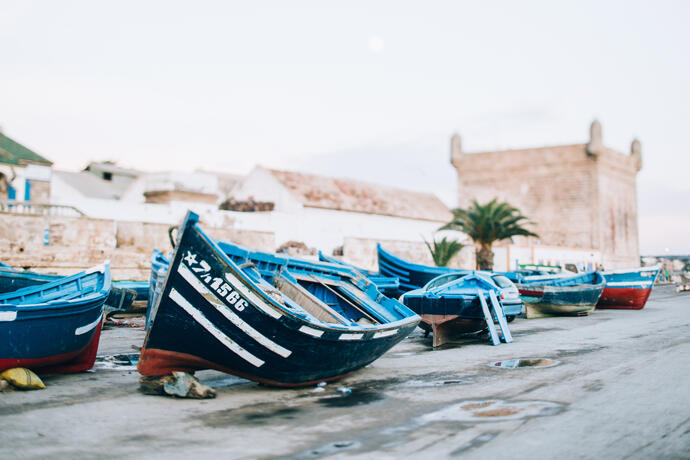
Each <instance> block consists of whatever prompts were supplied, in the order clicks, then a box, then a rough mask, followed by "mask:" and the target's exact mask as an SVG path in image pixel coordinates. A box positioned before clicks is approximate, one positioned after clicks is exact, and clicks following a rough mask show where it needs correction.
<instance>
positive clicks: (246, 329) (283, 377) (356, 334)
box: [138, 214, 419, 386]
mask: <svg viewBox="0 0 690 460" xmlns="http://www.w3.org/2000/svg"><path fill="white" fill-rule="evenodd" d="M196 222H197V217H196V215H194V214H190V215H189V216H188V218H187V219H186V220H185V223H184V225H183V226H182V227H181V231H180V236H179V242H178V245H177V249H176V251H175V255H174V258H173V262H172V264H171V266H170V268H169V270H168V273H167V275H166V282H165V285H164V287H163V290H162V292H161V294H160V295H159V296H158V299H157V301H156V304H155V305H154V308H153V311H152V313H151V315H152V323H151V326H150V328H149V331H148V333H147V336H146V340H145V343H144V347H143V349H142V352H141V356H140V360H139V365H138V367H139V372H140V373H141V374H142V375H146V376H156V375H165V374H167V373H169V372H171V371H173V370H182V371H194V370H198V369H217V370H220V371H223V372H227V373H230V374H234V375H238V376H241V377H244V378H248V379H252V380H255V381H259V382H263V383H266V384H270V385H276V386H300V385H309V384H312V383H314V382H320V381H328V380H333V379H337V378H340V377H342V376H344V375H347V374H349V373H351V372H354V371H356V370H357V369H360V368H361V367H363V366H366V365H367V364H369V363H371V362H372V361H374V360H375V359H377V358H378V357H379V356H381V354H383V353H384V352H386V351H387V350H388V349H390V348H391V347H392V346H394V345H395V344H396V343H398V342H399V341H400V340H402V339H403V338H405V337H406V336H407V335H408V334H409V333H410V332H411V331H412V330H413V329H414V328H415V327H416V325H417V322H418V321H419V317H417V316H416V315H414V313H412V312H410V311H409V310H407V309H406V308H405V307H404V306H402V305H400V304H398V305H400V307H401V311H403V313H404V314H401V318H402V319H401V320H399V321H396V322H392V323H388V324H383V325H380V326H379V327H368V328H352V327H345V326H342V325H335V324H328V323H322V322H314V321H309V320H306V319H305V317H304V315H303V314H301V313H300V312H298V311H295V312H292V311H290V309H289V308H287V307H285V306H284V305H283V306H282V307H281V304H280V303H277V301H276V300H275V299H274V298H272V297H271V296H270V295H268V294H266V292H264V291H263V290H262V289H259V288H258V287H257V286H258V285H257V284H255V283H254V282H253V281H250V280H251V277H249V276H248V275H247V273H246V272H244V271H242V270H241V269H239V267H238V266H237V265H235V264H234V263H233V262H232V261H230V259H228V258H227V256H226V255H225V254H224V253H223V251H222V250H221V249H220V248H219V247H218V246H217V245H216V244H215V243H214V242H213V241H212V240H210V239H209V238H208V237H206V236H205V235H204V234H203V232H202V231H201V230H200V228H199V227H198V225H197V224H196ZM386 300H390V299H386Z"/></svg>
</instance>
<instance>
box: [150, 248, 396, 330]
mask: <svg viewBox="0 0 690 460" xmlns="http://www.w3.org/2000/svg"><path fill="white" fill-rule="evenodd" d="M216 243H217V244H218V247H220V248H221V250H222V251H223V252H225V255H227V256H228V257H229V258H230V259H231V260H232V261H233V262H235V263H236V264H238V265H241V264H244V263H251V264H254V265H256V266H257V267H258V268H259V270H260V271H265V270H264V269H265V268H266V267H269V270H274V269H277V268H278V267H282V268H283V269H286V270H288V271H290V272H294V271H302V272H310V271H313V270H317V271H318V272H320V273H326V272H328V273H331V274H333V275H334V276H340V275H345V276H350V277H360V278H367V279H368V280H369V281H371V282H372V283H373V284H374V285H375V286H376V287H377V289H378V290H379V291H380V292H381V293H382V294H384V295H386V296H395V297H398V286H399V285H398V280H397V278H391V277H384V276H380V275H379V276H374V277H371V276H369V275H368V274H367V273H362V271H361V270H359V269H358V268H357V267H354V266H351V265H349V264H346V263H343V262H340V261H333V262H331V261H322V262H316V261H313V260H307V259H301V258H298V257H289V256H284V255H273V254H269V253H266V252H263V251H257V250H255V249H250V248H246V247H243V246H240V245H237V244H232V243H226V242H223V241H217V242H216ZM276 261H278V262H276ZM168 265H169V261H168V259H167V257H165V256H164V255H163V254H162V253H161V252H160V251H158V250H154V252H153V255H152V256H151V281H150V284H149V289H150V291H149V292H150V296H151V297H150V298H151V300H150V301H149V306H152V305H154V303H155V302H154V299H155V293H156V292H160V289H158V290H156V283H157V281H158V280H159V279H160V278H164V275H165V272H166V271H167V269H168ZM146 317H147V321H146V324H147V325H148V324H149V323H150V308H149V309H147V315H146ZM147 327H148V326H147Z"/></svg>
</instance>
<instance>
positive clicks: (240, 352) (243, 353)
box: [170, 288, 264, 367]
mask: <svg viewBox="0 0 690 460" xmlns="http://www.w3.org/2000/svg"><path fill="white" fill-rule="evenodd" d="M170 298H171V299H172V300H173V301H174V302H175V303H176V304H177V305H179V306H180V307H181V308H182V309H183V310H184V311H186V312H187V313H188V314H189V315H190V316H191V317H192V318H194V320H195V321H196V322H197V323H199V325H200V326H201V327H203V328H204V329H206V330H207V331H208V332H209V333H211V335H212V336H214V337H215V338H216V339H218V341H219V342H220V343H222V344H223V345H225V347H226V348H227V349H229V350H230V351H232V352H233V353H235V354H236V355H237V356H239V357H240V358H242V359H244V360H245V361H247V362H248V363H250V364H252V365H253V366H255V367H261V366H263V364H264V361H263V360H261V359H259V358H257V357H256V356H254V355H253V354H251V353H249V352H248V351H247V350H245V349H244V348H242V347H241V346H239V345H238V344H237V343H235V341H234V340H232V339H231V338H230V337H228V336H227V335H225V333H223V331H221V330H220V329H218V328H217V327H216V326H215V325H214V324H213V323H212V322H211V321H209V319H208V318H206V317H205V316H204V314H203V313H201V312H200V311H199V310H197V309H196V308H194V307H193V306H192V304H191V303H189V301H187V299H185V298H184V297H182V295H181V294H180V293H179V292H177V291H176V290H175V289H174V288H173V289H171V290H170Z"/></svg>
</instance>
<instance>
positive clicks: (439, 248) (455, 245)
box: [424, 236, 465, 267]
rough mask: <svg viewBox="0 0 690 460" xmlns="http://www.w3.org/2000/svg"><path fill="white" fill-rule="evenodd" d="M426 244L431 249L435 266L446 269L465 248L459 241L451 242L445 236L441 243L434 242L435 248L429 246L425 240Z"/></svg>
mask: <svg viewBox="0 0 690 460" xmlns="http://www.w3.org/2000/svg"><path fill="white" fill-rule="evenodd" d="M424 244H426V247H427V248H429V252H430V253H431V258H432V259H434V264H436V266H437V267H445V266H447V265H448V263H449V262H450V261H451V259H452V258H453V257H455V254H457V253H458V252H460V250H461V249H462V248H463V247H464V246H465V245H464V244H462V243H460V242H459V241H455V240H449V239H448V238H446V237H445V236H444V237H443V238H442V239H441V241H436V239H434V240H433V246H432V245H431V244H429V242H428V241H427V240H424Z"/></svg>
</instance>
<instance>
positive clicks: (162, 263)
mask: <svg viewBox="0 0 690 460" xmlns="http://www.w3.org/2000/svg"><path fill="white" fill-rule="evenodd" d="M169 265H170V261H169V260H168V258H167V257H166V256H165V254H163V253H162V252H161V251H159V250H158V249H154V250H153V253H152V254H151V275H150V278H149V293H148V304H147V305H146V329H148V328H149V325H150V321H151V309H152V307H153V305H154V304H155V303H156V297H157V296H158V294H159V293H160V289H161V286H162V283H163V280H164V279H165V274H166V273H167V271H168V266H169Z"/></svg>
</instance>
